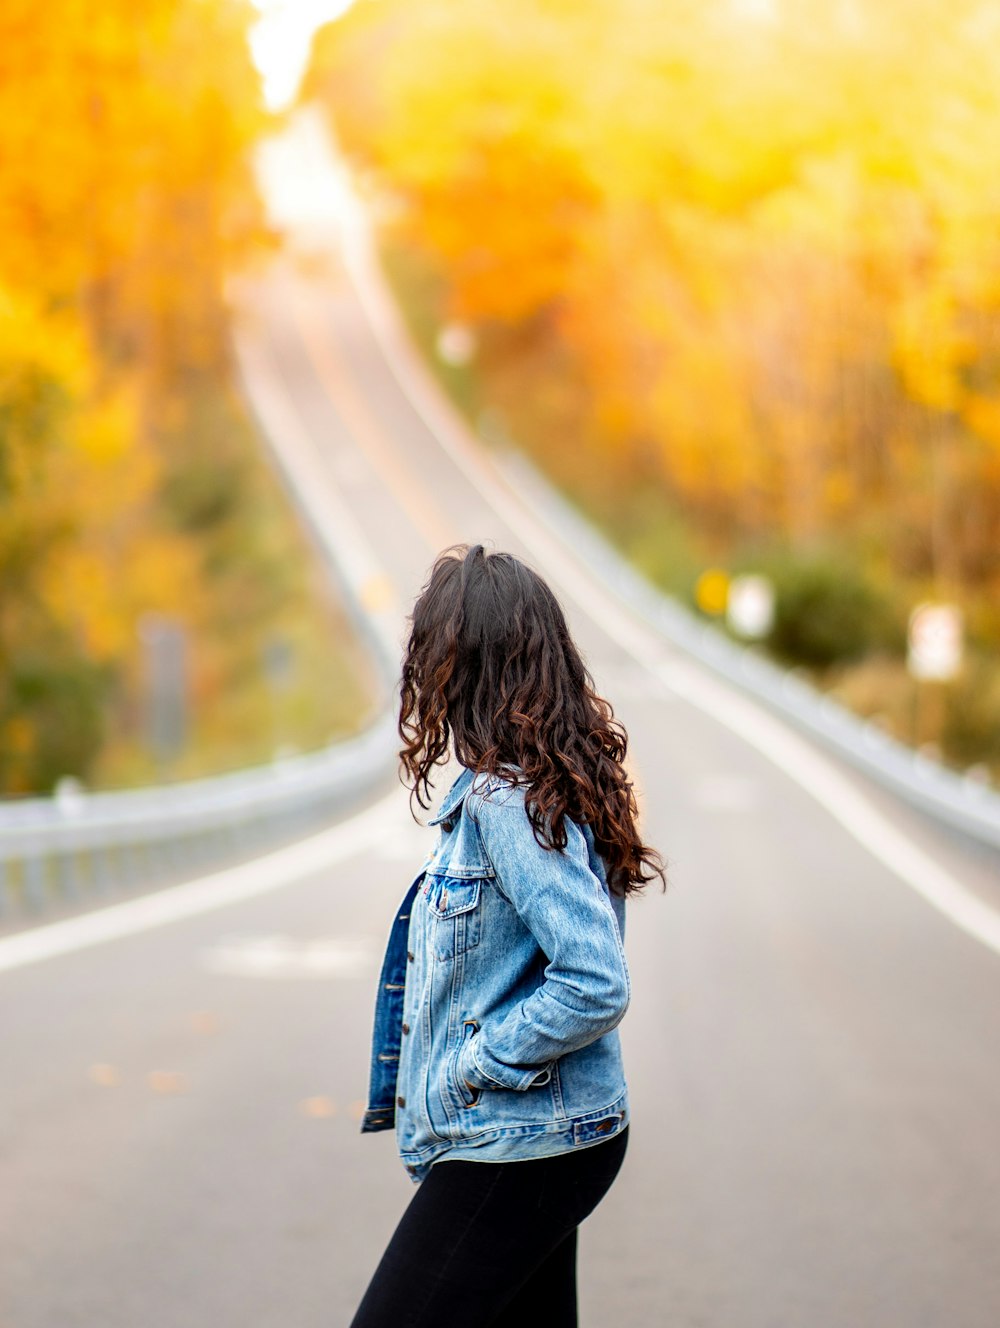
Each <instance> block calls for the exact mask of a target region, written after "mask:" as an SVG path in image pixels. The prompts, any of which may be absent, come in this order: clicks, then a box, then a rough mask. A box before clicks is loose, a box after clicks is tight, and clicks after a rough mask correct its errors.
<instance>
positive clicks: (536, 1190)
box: [350, 1125, 629, 1328]
mask: <svg viewBox="0 0 1000 1328" xmlns="http://www.w3.org/2000/svg"><path fill="white" fill-rule="evenodd" d="M628 1131H629V1127H628V1126H627V1125H626V1127H625V1129H624V1130H621V1131H619V1133H618V1134H616V1135H614V1136H613V1137H612V1138H611V1139H606V1140H604V1141H602V1142H601V1143H599V1144H591V1145H590V1146H589V1147H587V1148H581V1149H580V1150H579V1151H578V1152H575V1153H557V1154H556V1155H555V1156H554V1157H538V1158H531V1159H530V1160H528V1161H524V1162H469V1161H464V1160H458V1159H453V1160H450V1161H449V1160H448V1159H447V1158H441V1159H440V1160H439V1161H438V1162H435V1164H434V1165H433V1166H432V1167H431V1169H430V1172H429V1173H428V1175H427V1177H426V1178H425V1179H424V1180H423V1181H421V1183H420V1185H419V1187H418V1188H417V1191H416V1193H415V1194H414V1196H413V1198H412V1199H411V1200H410V1203H409V1206H408V1207H407V1209H406V1211H405V1212H404V1213H403V1216H402V1217H401V1218H400V1220H399V1225H398V1226H397V1227H396V1230H395V1232H394V1233H393V1235H392V1238H391V1240H390V1241H389V1244H388V1246H387V1247H386V1251H385V1253H384V1254H383V1255H382V1259H381V1262H380V1263H379V1265H378V1267H377V1268H376V1270H375V1274H374V1276H373V1277H372V1280H371V1282H370V1283H369V1285H368V1290H367V1291H366V1292H365V1294H364V1298H363V1299H362V1301H361V1304H360V1305H359V1307H358V1310H357V1313H356V1314H355V1316H354V1318H353V1319H352V1320H351V1324H350V1328H469V1325H470V1324H475V1325H476V1326H477V1328H480V1325H487V1324H488V1325H490V1326H491V1328H529V1326H530V1325H533V1324H540V1323H544V1324H545V1326H546V1328H577V1300H576V1238H577V1227H578V1226H579V1224H580V1223H581V1222H582V1221H583V1219H584V1218H585V1217H586V1216H587V1215H588V1214H589V1213H591V1212H593V1210H594V1209H595V1208H596V1207H597V1205H598V1204H599V1203H600V1201H601V1200H602V1199H603V1198H604V1196H605V1194H607V1192H608V1190H609V1189H610V1188H611V1184H612V1182H613V1181H614V1179H615V1177H616V1176H617V1175H618V1171H619V1168H620V1167H621V1164H622V1162H623V1161H624V1158H625V1150H626V1148H627V1147H628Z"/></svg>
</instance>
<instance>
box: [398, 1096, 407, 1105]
mask: <svg viewBox="0 0 1000 1328" xmlns="http://www.w3.org/2000/svg"><path fill="white" fill-rule="evenodd" d="M396 1106H397V1107H405V1106H406V1098H405V1097H397V1098H396Z"/></svg>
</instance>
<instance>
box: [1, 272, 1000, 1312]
mask: <svg viewBox="0 0 1000 1328" xmlns="http://www.w3.org/2000/svg"><path fill="white" fill-rule="evenodd" d="M243 299H244V300H245V301H246V302H247V309H248V310H249V311H250V312H249V313H248V317H247V321H246V324H245V333H244V335H245V337H246V338H247V343H248V345H250V346H251V350H252V356H253V372H254V384H255V392H257V393H259V394H260V397H261V399H262V400H263V399H264V398H267V399H268V400H270V401H271V402H272V404H273V403H274V402H276V401H280V403H281V407H282V409H283V410H284V412H285V414H286V417H287V418H289V419H292V418H294V420H295V422H296V423H295V427H294V428H291V427H289V429H288V431H287V437H285V438H284V439H275V442H276V444H277V445H278V446H279V447H281V448H283V449H285V450H286V451H287V453H288V456H287V458H286V459H287V461H288V464H290V465H294V464H295V463H296V459H295V458H294V457H293V456H292V453H293V452H300V453H304V452H308V456H305V455H300V456H299V457H298V458H297V460H298V462H301V463H302V464H304V465H307V466H308V467H310V468H311V469H310V474H311V475H312V476H313V477H314V484H315V488H314V493H313V497H314V498H315V500H316V502H317V505H318V509H321V508H322V506H323V494H324V491H325V489H326V488H327V486H329V487H330V488H331V489H332V490H333V491H335V493H336V494H337V495H338V496H339V500H340V502H341V504H343V503H344V502H345V501H346V504H347V507H348V509H349V511H350V513H351V517H352V520H353V521H354V522H355V523H356V525H357V528H358V531H359V532H360V534H361V535H362V536H363V538H365V539H366V540H367V541H368V542H369V544H370V546H371V547H373V548H374V549H376V550H377V553H378V557H379V560H380V562H381V566H382V568H383V571H384V576H385V580H384V583H383V584H382V586H381V589H380V590H379V591H378V593H379V594H380V595H381V596H382V597H383V599H384V598H385V597H388V598H389V599H390V600H391V602H392V604H393V605H394V607H395V611H396V613H397V616H398V621H399V625H400V630H402V615H403V613H405V611H406V608H407V607H408V605H409V604H410V603H411V602H412V599H413V596H414V595H415V594H416V593H417V591H418V590H419V587H420V585H421V584H422V582H423V580H424V578H425V576H426V573H427V571H428V568H429V565H430V562H431V560H432V558H433V556H434V554H435V553H436V552H437V551H438V550H439V549H440V548H441V547H443V546H444V545H446V544H448V543H450V542H452V541H454V540H481V541H484V542H492V543H493V545H494V546H495V547H498V548H505V549H510V550H511V551H513V552H515V553H519V554H521V555H522V556H525V557H528V558H530V560H531V561H532V562H534V563H535V565H536V566H538V567H539V569H540V570H541V571H543V572H545V573H547V574H548V575H550V577H551V579H552V581H553V584H554V585H555V586H556V588H557V590H558V591H559V593H560V594H561V596H562V598H563V602H564V604H565V605H566V608H567V611H568V614H569V617H570V620H571V624H572V627H573V630H574V632H575V634H576V636H577V639H578V640H579V642H580V644H581V646H582V648H583V650H584V653H585V655H586V657H587V660H588V663H589V665H590V667H591V669H592V671H593V673H594V675H595V677H596V678H597V681H598V683H599V685H600V687H601V688H602V690H603V691H604V692H605V694H606V695H608V696H609V697H610V699H611V700H612V702H613V704H614V706H615V709H616V712H617V714H618V715H619V717H620V718H621V719H622V720H623V721H624V723H625V725H626V727H627V728H628V730H629V733H630V735H631V741H632V765H633V770H634V773H635V775H636V778H637V782H638V784H639V787H640V790H641V794H642V809H643V817H644V827H645V833H646V836H647V838H649V839H650V840H651V841H652V842H654V843H655V844H656V845H657V846H658V847H660V848H661V850H662V851H663V852H664V853H665V855H666V856H667V858H668V859H669V867H670V874H671V887H670V889H669V891H668V892H667V893H666V894H663V893H661V892H660V890H659V888H658V886H656V885H654V886H652V887H650V888H649V890H648V892H647V894H646V897H645V898H643V899H641V900H636V901H633V902H631V903H630V904H629V912H628V921H627V926H626V937H625V942H626V951H627V954H628V958H629V964H630V969H631V972H632V976H633V988H634V996H633V1002H632V1005H631V1007H630V1010H629V1013H628V1015H627V1016H626V1019H625V1021H624V1023H623V1024H622V1026H621V1032H622V1039H623V1047H624V1051H625V1057H626V1068H627V1071H628V1075H629V1084H630V1092H631V1099H632V1106H633V1124H632V1129H631V1132H630V1134H631V1142H630V1149H629V1153H628V1156H627V1158H626V1161H625V1164H624V1167H623V1170H622V1172H621V1174H620V1177H619V1179H618V1181H617V1183H616V1185H615V1186H614V1187H613V1189H612V1191H611V1192H610V1194H609V1195H608V1197H607V1198H606V1200H605V1201H604V1203H603V1204H602V1205H601V1206H600V1208H599V1209H598V1210H597V1211H596V1212H595V1214H594V1215H593V1216H592V1217H591V1218H590V1219H588V1221H587V1222H586V1223H585V1224H584V1226H583V1228H582V1230H581V1244H580V1287H581V1302H582V1311H581V1321H582V1324H583V1325H584V1328H639V1326H640V1325H641V1326H643V1328H653V1326H658V1325H664V1328H667V1326H670V1328H681V1326H684V1328H868V1326H869V1325H871V1326H873V1328H938V1326H947V1328H996V1325H997V1324H998V1323H1000V1259H998V1250H1000V1056H998V1054H997V1049H998V1048H1000V956H998V955H997V954H995V953H993V952H992V951H991V950H990V949H989V948H987V947H986V946H985V945H982V944H980V943H979V942H978V941H977V940H976V939H974V938H973V937H971V936H969V935H967V934H965V933H964V932H962V931H960V930H959V929H958V928H957V927H955V926H954V925H953V923H952V922H951V921H949V920H948V919H947V918H946V917H944V916H943V915H942V914H941V913H940V912H938V911H936V910H935V909H934V908H932V907H931V906H930V905H929V904H928V903H927V902H926V901H925V900H924V899H923V898H921V897H920V896H919V895H918V894H917V893H916V892H915V891H914V890H913V889H912V888H910V887H909V886H908V884H907V883H906V881H905V880H903V879H901V877H900V876H899V874H898V873H896V872H893V871H891V870H889V869H888V868H887V867H886V866H885V865H884V863H882V862H881V861H879V860H878V859H877V858H875V857H874V856H873V855H872V854H871V853H869V852H868V850H867V849H866V848H865V847H864V846H863V845H862V844H861V843H860V842H859V841H858V839H857V838H855V837H854V836H853V835H852V834H851V833H850V832H849V830H848V829H847V828H845V826H844V825H843V824H842V823H841V822H840V821H839V820H838V819H837V818H836V817H834V816H833V815H831V813H830V811H829V809H828V808H827V807H826V806H824V805H823V804H822V802H821V801H820V800H818V799H817V796H816V795H815V792H814V791H813V790H811V789H810V788H809V787H808V786H807V784H806V783H805V782H804V781H803V780H802V779H800V778H797V777H796V774H795V771H794V769H789V768H787V767H783V766H782V764H781V763H779V762H777V761H776V760H775V759H774V754H773V753H768V752H767V751H764V750H761V747H760V745H758V744H753V743H751V742H749V741H747V739H746V737H745V736H744V735H742V734H741V732H740V729H739V724H738V722H734V721H733V718H732V716H731V714H730V713H729V711H728V710H727V709H726V707H725V706H724V705H721V704H720V706H719V708H718V709H717V710H716V712H715V713H713V712H712V711H711V710H709V709H706V708H705V707H704V706H698V705H694V704H691V703H690V701H689V700H687V699H685V695H682V690H683V689H681V690H675V689H672V688H671V687H670V685H669V682H668V681H667V679H669V677H670V673H669V668H670V667H671V666H674V665H676V667H677V668H678V669H680V668H683V667H686V665H685V664H684V662H683V661H681V660H679V659H675V658H674V657H673V656H672V655H671V652H670V651H669V650H668V649H667V648H666V647H665V646H662V645H661V646H659V647H656V646H653V645H650V647H649V655H648V657H647V658H645V659H643V658H642V657H640V655H639V654H638V653H637V651H636V649H635V644H634V641H633V640H632V639H631V638H627V634H623V632H622V631H620V630H618V625H617V622H616V620H615V618H614V615H613V613H612V612H611V610H610V608H609V606H607V605H606V604H605V603H604V601H603V599H602V597H601V596H600V595H599V594H597V592H596V591H595V592H594V594H593V596H592V597H591V596H590V595H589V594H588V588H587V585H586V582H585V581H582V580H581V579H580V577H579V575H577V574H576V573H574V572H573V569H572V564H571V563H564V562H563V561H561V560H560V559H559V558H558V557H556V556H555V555H553V557H552V560H551V561H549V560H547V559H546V558H545V557H542V556H540V554H539V551H542V553H545V551H546V550H547V548H548V545H547V543H546V532H544V531H539V532H537V538H533V539H531V540H530V541H529V542H525V540H524V536H525V533H526V531H529V530H530V526H529V525H528V524H526V523H525V521H524V520H522V519H521V518H520V517H518V518H517V519H516V520H515V519H514V516H513V513H514V511H515V509H514V508H512V507H511V502H512V498H511V495H510V494H508V493H501V492H500V491H499V490H496V491H494V490H491V489H490V487H489V484H488V483H474V482H472V480H471V479H470V472H469V471H468V470H467V469H466V468H463V466H462V465H461V464H459V463H457V462H456V456H455V454H454V452H453V450H452V449H451V448H449V447H445V446H442V443H441V441H440V439H439V438H438V437H437V436H436V435H435V434H434V433H433V432H432V431H431V430H430V429H429V428H428V427H427V424H426V423H425V422H424V421H423V420H422V419H421V417H420V416H419V414H418V412H417V411H416V410H415V409H414V405H413V401H412V400H411V398H410V397H409V396H408V395H407V393H406V392H404V391H403V390H402V388H401V387H400V384H399V382H398V381H397V379H396V377H395V376H394V375H393V373H392V372H391V371H390V368H389V366H388V364H387V362H386V359H385V357H384V354H383V352H382V350H381V349H380V348H379V345H378V343H377V341H376V339H375V337H374V336H373V332H372V326H371V323H370V320H369V317H368V316H366V314H365V312H364V310H363V309H362V306H361V304H360V303H359V299H358V295H357V292H356V289H355V288H354V286H353V285H352V282H351V281H350V280H349V278H348V275H347V272H346V271H345V269H344V268H343V267H341V266H340V264H339V263H338V262H337V261H336V259H335V258H334V257H332V256H331V257H330V258H329V259H328V260H326V261H324V262H322V263H319V262H316V261H313V262H310V263H308V264H307V263H305V262H302V261H300V262H298V263H296V262H293V261H290V260H286V261H283V262H279V263H278V264H276V265H275V267H274V269H273V270H272V271H270V272H269V273H268V274H266V275H265V276H263V277H261V278H260V279H259V281H257V282H256V283H255V284H254V285H253V286H252V287H247V288H246V289H245V290H244V292H243ZM369 312H371V310H369ZM514 501H516V500H514ZM508 518H509V519H508ZM512 526H513V527H516V528H512ZM373 593H374V592H373ZM626 638H627V639H626ZM654 665H655V667H654ZM678 676H680V675H678ZM736 713H738V712H736ZM775 723H777V721H775ZM452 773H453V771H449V772H445V773H444V774H443V776H442V779H443V781H445V782H446V781H447V779H448V778H450V775H451V774H452ZM843 773H844V776H845V778H849V779H850V780H851V781H852V783H853V785H854V787H855V788H856V789H857V790H859V791H862V792H863V793H864V794H865V795H866V796H867V797H870V799H871V801H872V804H873V805H874V806H876V807H877V808H878V809H879V810H880V812H881V813H882V815H883V816H885V817H887V818H889V819H890V820H891V822H892V824H893V825H894V826H895V827H896V828H897V829H898V830H900V831H902V832H903V833H905V834H906V835H907V836H908V837H911V838H912V840H913V842H915V843H917V844H919V846H920V847H921V848H922V849H923V850H924V851H925V852H926V853H928V854H930V855H931V856H932V857H933V858H934V860H935V861H937V862H938V863H939V864H940V865H941V866H943V867H944V868H946V869H947V870H948V871H949V872H950V873H951V874H952V875H953V876H954V877H955V878H956V879H958V880H959V881H960V882H961V883H963V884H964V885H966V886H967V887H968V888H969V889H971V890H973V891H974V892H976V893H977V894H979V895H980V896H982V897H984V898H990V897H992V893H993V892H994V891H995V883H996V862H995V860H992V859H989V858H988V857H986V856H984V855H983V854H982V853H976V852H974V851H972V850H971V849H967V848H966V847H964V846H963V845H962V844H961V842H960V841H958V840H957V839H955V838H954V837H952V836H950V835H948V834H946V833H944V832H943V831H940V830H938V829H937V828H935V827H934V826H933V825H930V824H928V823H925V822H922V821H921V820H920V819H919V818H918V817H917V816H915V815H914V814H913V813H912V812H910V811H908V810H907V809H905V808H902V807H897V806H896V805H895V803H894V802H893V800H892V799H891V798H889V797H888V796H887V795H885V794H882V793H880V792H878V791H877V790H874V789H872V788H870V787H869V786H868V785H867V784H866V783H865V782H864V781H863V780H862V779H861V778H860V777H859V776H857V775H854V774H852V773H850V772H848V771H846V770H844V771H843ZM393 787H394V784H393V776H392V773H391V772H387V779H386V788H385V790H384V792H389V793H390V797H389V800H388V802H386V803H385V804H384V809H383V811H382V812H381V813H379V814H378V819H377V824H376V827H375V830H374V832H372V833H369V834H367V836H366V837H365V842H364V845H363V847H361V848H360V850H359V849H357V848H355V849H354V850H353V851H351V852H341V853H339V854H335V855H333V856H332V857H331V859H330V861H329V863H327V864H326V865H322V866H319V867H317V869H316V870H314V871H311V872H310V873H308V874H306V875H303V876H302V878H301V879H298V880H295V881H293V882H292V883H290V884H286V885H284V886H282V887H281V888H280V889H275V890H274V891H272V892H270V893H265V894H262V895H258V896H256V897H250V898H246V899H244V900H242V901H239V902H236V903H230V904H229V905H228V906H226V907H224V908H222V907H220V908H217V909H214V910H211V911H206V912H205V913H203V914H201V915H199V916H195V917H187V918H180V919H178V920H176V921H173V922H169V923H166V924H164V925H161V926H157V927H155V928H152V929H150V930H148V931H145V932H142V933H139V934H137V935H132V936H127V937H122V938H120V939H117V940H110V941H108V942H107V943H105V944H98V945H94V946H91V947H89V948H84V949H81V950H80V951H79V952H77V953H69V954H64V955H61V956H58V957H55V958H50V959H47V960H44V961H42V962H39V963H36V964H32V965H28V966H25V967H22V968H18V969H14V970H12V971H9V972H2V973H0V1047H2V1053H3V1062H2V1065H3V1072H2V1084H0V1090H2V1103H0V1185H2V1189H0V1328H179V1326H181V1325H183V1328H209V1326H211V1328H293V1325H294V1328H342V1326H344V1325H346V1324H347V1322H348V1321H349V1319H350V1317H351V1314H352V1312H353V1310H354V1308H355V1306H356V1304H357V1302H358V1300H359V1299H360V1296H361V1294H362V1292H363V1290H364V1287H365V1285H366V1284H367V1281H368V1278H369V1277H370V1275H371V1272H372V1270H373V1268H374V1266H375V1264H376V1262H377V1260H378V1258H379V1256H380V1254H381V1251H382V1248H383V1247H384V1244H385V1242H386V1240H387V1239H388V1237H389V1235H390V1234H391V1231H392V1229H393V1227H394V1225H395V1223H396V1221H397V1219H398V1217H399V1215H400V1213H401V1211H402V1209H403V1207H404V1206H405V1204H406V1203H407V1202H408V1200H409V1198H410V1196H411V1194H412V1193H413V1186H412V1183H411V1182H410V1180H409V1179H408V1178H407V1176H406V1175H405V1173H404V1171H403V1169H402V1167H401V1166H400V1164H399V1161H398V1159H397V1157H396V1154H395V1143H394V1136H393V1135H392V1134H391V1132H385V1133H382V1134H379V1135H372V1136H364V1137H362V1136H361V1135H360V1133H359V1131H358V1120H359V1116H360V1111H361V1109H362V1106H363V1099H364V1094H365V1090H366V1087H367V1074H368V1054H369V1037H370V1031H371V1015H372V1009H373V1001H374V994H375V984H376V982H377V978H378V963H379V960H380V958H381V949H382V945H383V942H384V937H385V935H386V932H387V929H388V925H389V922H390V920H391V917H392V914H393V910H394V908H395V906H396V903H397V902H398V899H399V898H400V897H401V895H402V892H403V890H404V889H405V887H406V884H407V883H408V881H409V879H410V876H411V875H412V872H413V871H414V870H415V868H416V867H417V866H418V865H419V863H420V861H421V859H422V857H423V854H424V852H425V850H426V846H427V843H428V842H429V839H430V835H431V832H430V831H428V830H425V829H423V828H422V827H420V826H419V825H416V824H414V823H413V822H412V820H411V819H410V818H409V814H408V812H407V809H406V798H405V793H403V792H402V791H397V793H396V795H395V796H392V795H391V792H390V791H391V790H392V789H393Z"/></svg>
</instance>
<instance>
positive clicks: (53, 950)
mask: <svg viewBox="0 0 1000 1328" xmlns="http://www.w3.org/2000/svg"><path fill="white" fill-rule="evenodd" d="M408 815H409V811H408V809H407V805H406V790H405V789H403V788H400V789H399V790H394V791H393V792H392V793H390V794H389V795H388V796H387V797H384V798H382V799H380V801H378V802H376V803H373V804H372V806H371V807H368V808H366V810H365V811H363V812H360V813H359V814H358V815H357V816H352V817H351V818H350V819H349V820H346V821H342V822H340V823H339V824H338V825H334V826H331V827H330V829H328V830H323V831H321V832H320V833H319V834H316V835H310V836H309V838H308V839H301V840H299V841H298V842H297V843H295V844H290V845H288V846H287V847H285V848H280V849H277V850H275V852H273V853H267V854H265V855H264V856H263V857H260V858H255V859H254V860H253V861H252V862H246V863H240V864H239V865H238V866H235V867H226V868H224V869H222V870H221V871H216V872H212V873H210V874H209V875H207V876H200V877H198V878H197V879H195V880H193V881H184V882H183V883H182V884H180V885H172V886H168V887H167V888H166V889H164V890H157V891H156V892H155V893H153V894H149V895H142V896H140V897H139V898H137V899H127V900H124V901H123V902H122V903H120V904H110V905H108V907H107V908H99V909H95V910H93V912H90V913H83V914H81V915H79V916H78V917H73V918H64V919H62V920H61V921H59V922H50V923H48V924H47V925H45V926H42V927H33V928H32V929H31V930H30V931H23V932H18V933H16V934H15V935H13V936H4V937H0V972H3V971H5V970H9V969H13V968H23V967H24V966H25V965H26V964H35V963H38V962H39V961H40V960H42V959H50V958H52V957H53V956H55V955H61V954H70V953H75V952H76V951H78V950H85V949H87V948H88V947H89V946H92V945H100V944H101V943H102V942H104V941H112V940H116V939H117V938H118V937H120V936H133V935H135V934H136V933H137V932H143V931H150V930H152V928H154V927H163V926H166V925H167V924H168V923H171V922H178V921H180V919H182V918H192V917H197V916H198V914H200V913H208V912H210V911H211V910H212V909H215V908H225V907H226V906H227V905H229V904H236V903H239V902H240V901H241V900H243V899H252V898H254V897H255V896H257V895H265V894H269V893H270V892H271V891H272V890H280V889H282V888H283V887H284V886H287V885H292V884H294V883H295V882H296V881H300V880H302V878H303V877H305V876H309V875H311V874H312V873H314V872H318V871H323V870H324V869H326V868H328V867H331V866H333V865H334V864H335V863H339V862H345V861H346V860H347V859H349V858H352V857H354V856H355V855H356V854H358V853H361V852H364V851H366V850H368V851H370V849H371V846H372V845H373V844H377V843H379V842H380V841H381V840H382V839H383V838H384V837H385V835H386V832H387V831H388V830H391V829H392V827H393V825H394V824H396V823H397V822H398V821H399V820H400V819H402V818H403V817H405V816H408Z"/></svg>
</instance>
